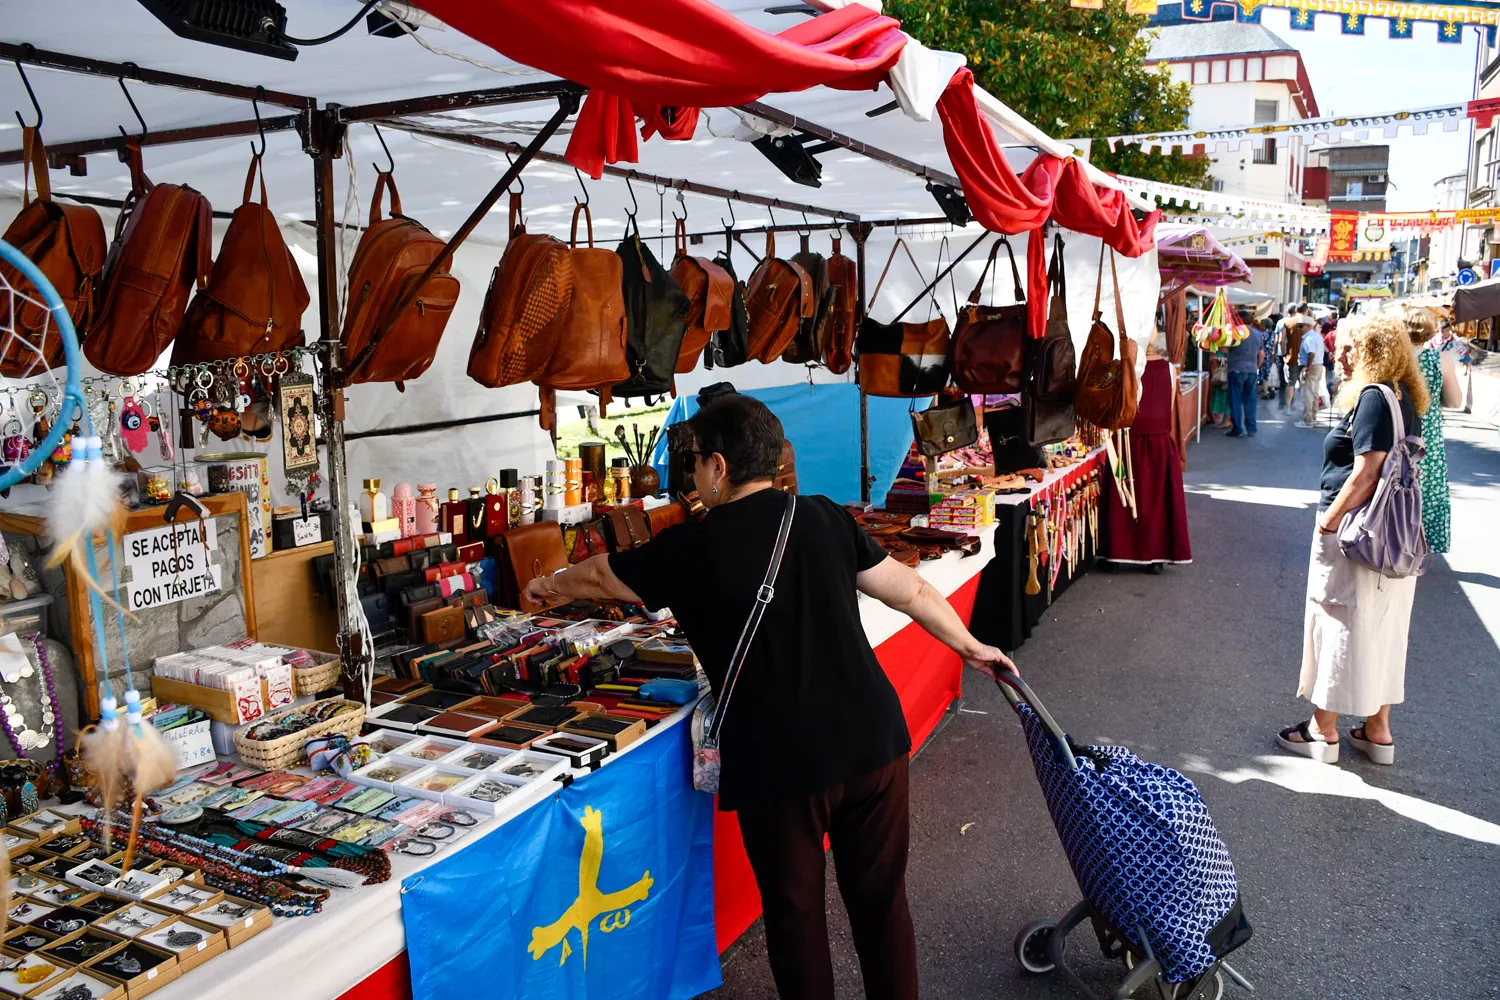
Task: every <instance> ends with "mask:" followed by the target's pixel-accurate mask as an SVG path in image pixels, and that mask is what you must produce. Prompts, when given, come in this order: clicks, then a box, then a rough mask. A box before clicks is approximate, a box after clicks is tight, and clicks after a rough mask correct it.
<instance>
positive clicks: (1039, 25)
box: [885, 0, 1211, 187]
mask: <svg viewBox="0 0 1500 1000" xmlns="http://www.w3.org/2000/svg"><path fill="white" fill-rule="evenodd" d="M885 10H886V12H887V13H889V14H890V15H891V16H893V17H898V18H900V19H901V22H902V26H903V27H904V28H905V29H906V30H907V31H908V32H910V33H911V35H912V36H913V37H914V38H918V39H921V41H922V43H923V44H924V45H927V46H929V47H930V48H935V49H948V50H950V51H953V52H962V53H963V54H964V55H966V56H968V57H969V66H970V68H971V69H973V71H974V78H975V80H976V81H978V83H979V85H980V86H982V87H984V88H985V89H986V90H988V91H989V92H990V93H992V94H994V95H995V96H996V97H998V98H999V99H1000V100H1002V101H1004V102H1005V103H1006V104H1008V105H1010V106H1011V107H1012V108H1014V109H1015V110H1016V111H1018V112H1020V113H1021V114H1023V115H1025V116H1026V117H1027V118H1028V119H1030V120H1031V121H1032V122H1034V123H1035V124H1036V125H1037V126H1038V127H1040V128H1041V129H1042V130H1044V131H1045V132H1047V133H1048V134H1049V135H1054V136H1058V137H1059V138H1074V137H1076V138H1091V137H1103V136H1109V135H1131V134H1136V133H1140V132H1153V131H1157V130H1161V131H1169V130H1174V129H1181V128H1184V127H1185V126H1186V125H1187V119H1188V111H1189V109H1190V108H1191V107H1192V96H1191V88H1189V87H1188V85H1187V84H1185V83H1177V82H1174V81H1173V80H1172V77H1171V76H1170V75H1169V74H1168V73H1167V71H1166V68H1165V67H1164V66H1148V65H1147V64H1146V54H1147V52H1149V51H1150V48H1151V44H1150V39H1149V38H1148V37H1146V36H1144V35H1142V34H1141V30H1142V29H1143V28H1145V27H1146V20H1147V19H1146V17H1145V16H1144V15H1137V14H1127V13H1126V12H1125V3H1124V0H1106V3H1105V5H1104V8H1103V9H1102V10H1088V9H1085V8H1079V7H1072V6H1069V5H1067V4H1066V3H1064V2H1063V0H887V2H886V4H885ZM1091 159H1092V161H1093V163H1095V164H1096V165H1097V166H1099V167H1101V168H1103V169H1105V170H1113V171H1115V172H1116V173H1122V174H1129V175H1131V176H1134V177H1144V178H1147V179H1149V180H1157V181H1164V182H1166V183H1170V184H1185V185H1187V186H1189V187H1205V186H1207V183H1208V172H1209V167H1210V165H1211V163H1210V160H1209V158H1208V157H1206V156H1184V155H1182V154H1173V155H1171V156H1161V155H1159V154H1155V153H1145V152H1143V151H1142V150H1141V149H1140V147H1138V146H1133V147H1130V148H1129V149H1126V148H1125V147H1123V146H1122V147H1121V148H1120V149H1119V150H1117V151H1114V152H1111V151H1110V149H1109V146H1108V144H1107V143H1102V142H1101V143H1095V144H1094V148H1093V154H1092V157H1091Z"/></svg>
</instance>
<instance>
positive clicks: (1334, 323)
mask: <svg viewBox="0 0 1500 1000" xmlns="http://www.w3.org/2000/svg"><path fill="white" fill-rule="evenodd" d="M1338 325H1339V321H1338V320H1337V319H1335V318H1334V317H1332V316H1329V317H1328V318H1327V319H1325V320H1324V321H1323V322H1322V324H1321V325H1320V326H1319V330H1320V331H1321V332H1322V334H1323V358H1324V363H1323V367H1324V378H1325V379H1326V380H1327V382H1328V401H1329V403H1332V402H1333V391H1334V384H1335V382H1336V376H1337V374H1338V367H1339V366H1338V365H1336V364H1334V363H1333V340H1334V336H1335V331H1337V330H1338Z"/></svg>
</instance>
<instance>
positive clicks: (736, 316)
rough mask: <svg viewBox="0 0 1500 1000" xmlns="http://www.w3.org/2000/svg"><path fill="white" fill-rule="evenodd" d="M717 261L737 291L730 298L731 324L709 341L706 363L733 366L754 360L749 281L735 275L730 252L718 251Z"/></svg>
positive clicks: (712, 365) (721, 366)
mask: <svg viewBox="0 0 1500 1000" xmlns="http://www.w3.org/2000/svg"><path fill="white" fill-rule="evenodd" d="M713 262H714V263H715V264H717V265H718V266H719V268H720V269H721V270H723V272H724V273H725V274H727V275H729V280H730V282H731V283H732V284H733V291H732V292H731V293H730V298H729V325H728V326H727V327H725V328H724V329H722V330H720V331H719V332H718V333H716V334H714V335H713V338H712V339H711V340H710V341H709V346H708V350H707V351H706V352H705V353H704V355H703V359H704V360H703V366H704V367H705V368H733V367H735V366H736V365H742V364H744V363H745V362H747V361H749V360H750V310H749V308H748V307H747V306H746V305H745V283H744V282H742V281H740V280H739V279H738V278H736V277H735V275H734V264H733V262H732V261H730V259H729V254H728V253H727V252H725V253H721V254H717V255H716V256H715V257H714V260H713Z"/></svg>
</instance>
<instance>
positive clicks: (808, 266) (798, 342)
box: [781, 236, 835, 365]
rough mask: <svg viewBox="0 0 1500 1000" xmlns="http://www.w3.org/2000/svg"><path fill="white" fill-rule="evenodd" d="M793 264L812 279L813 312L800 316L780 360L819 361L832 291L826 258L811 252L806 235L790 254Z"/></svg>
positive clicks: (813, 362) (821, 359)
mask: <svg viewBox="0 0 1500 1000" xmlns="http://www.w3.org/2000/svg"><path fill="white" fill-rule="evenodd" d="M792 263H794V264H796V265H798V266H799V267H801V268H802V270H804V271H806V272H807V274H808V277H810V278H811V279H812V293H813V314H812V315H811V316H804V317H803V318H802V322H801V324H799V326H798V327H797V336H795V337H793V338H792V342H791V343H790V344H788V345H787V347H786V350H784V351H782V352H781V360H783V361H790V362H791V363H792V364H794V365H802V364H821V363H822V361H823V344H824V341H825V340H826V339H827V329H828V320H829V302H830V301H831V300H832V298H833V293H834V291H835V289H834V287H833V285H831V284H830V283H829V281H828V259H827V258H826V257H824V256H823V255H822V254H820V253H813V252H812V250H811V249H810V248H809V247H808V237H807V236H803V237H802V249H801V251H799V252H798V253H796V254H794V255H793V256H792Z"/></svg>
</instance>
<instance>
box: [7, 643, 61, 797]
mask: <svg viewBox="0 0 1500 1000" xmlns="http://www.w3.org/2000/svg"><path fill="white" fill-rule="evenodd" d="M26 639H27V641H28V642H30V643H31V645H32V648H33V649H34V650H36V662H37V666H38V667H39V668H40V671H41V675H42V679H41V681H39V682H38V684H37V687H38V689H39V690H40V689H43V688H45V693H46V695H47V700H46V701H44V702H43V703H42V725H41V728H40V729H32V728H31V727H30V726H28V725H27V724H26V720H25V719H24V718H23V717H22V716H21V710H20V709H19V708H17V707H16V704H15V702H14V701H13V700H12V699H11V697H10V695H9V694H5V695H0V728H3V729H4V730H5V738H6V739H7V740H9V741H10V745H11V749H12V750H14V751H15V752H16V756H17V757H18V758H22V759H29V758H27V756H26V755H27V754H28V753H29V752H30V751H32V750H42V749H45V748H46V747H48V746H51V747H52V761H51V763H49V764H48V765H47V771H48V773H49V774H52V773H56V771H57V769H58V767H59V766H60V765H61V756H60V755H61V753H62V740H59V739H54V736H55V734H56V731H57V722H58V720H59V719H61V718H62V709H61V708H59V707H58V702H57V684H56V682H55V681H54V680H53V677H52V663H51V661H50V660H49V659H48V658H47V649H46V647H45V646H44V645H43V642H42V636H40V635H31V636H27V637H26ZM30 676H31V668H30V667H29V666H28V667H27V668H26V669H24V670H22V671H21V673H20V674H19V676H17V677H15V678H6V680H7V681H11V682H14V681H18V680H24V679H26V678H28V677H30ZM17 726H19V727H20V728H21V731H20V732H19V733H17V732H16V727H17Z"/></svg>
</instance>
